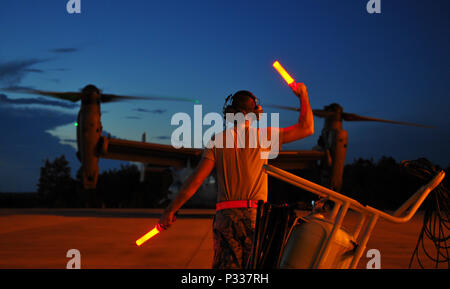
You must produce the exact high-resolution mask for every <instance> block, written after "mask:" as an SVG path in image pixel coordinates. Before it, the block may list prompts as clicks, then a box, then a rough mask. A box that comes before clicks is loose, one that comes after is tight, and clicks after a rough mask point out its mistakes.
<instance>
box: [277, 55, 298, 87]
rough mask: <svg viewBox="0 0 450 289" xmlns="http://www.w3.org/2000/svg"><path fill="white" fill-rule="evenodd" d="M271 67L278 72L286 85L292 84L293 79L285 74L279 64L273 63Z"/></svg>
mask: <svg viewBox="0 0 450 289" xmlns="http://www.w3.org/2000/svg"><path fill="white" fill-rule="evenodd" d="M273 67H274V68H275V69H276V70H277V71H278V73H279V74H280V75H281V76H282V77H283V78H284V80H285V81H286V82H287V84H288V85H291V83H293V82H294V79H293V78H292V77H291V76H290V75H289V73H287V71H286V70H285V69H284V68H283V66H281V64H280V63H279V62H278V60H277V61H275V62H274V63H273Z"/></svg>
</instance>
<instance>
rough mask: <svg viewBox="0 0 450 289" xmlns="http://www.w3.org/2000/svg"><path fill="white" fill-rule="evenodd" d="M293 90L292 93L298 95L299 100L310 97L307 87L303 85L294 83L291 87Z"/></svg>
mask: <svg viewBox="0 0 450 289" xmlns="http://www.w3.org/2000/svg"><path fill="white" fill-rule="evenodd" d="M289 86H290V87H291V89H292V91H293V92H294V93H295V95H297V96H298V97H299V98H302V97H303V98H304V97H307V96H308V91H307V90H306V85H305V84H303V83H298V82H293V83H291V84H290V85H289Z"/></svg>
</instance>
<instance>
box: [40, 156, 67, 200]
mask: <svg viewBox="0 0 450 289" xmlns="http://www.w3.org/2000/svg"><path fill="white" fill-rule="evenodd" d="M74 184H75V183H74V180H73V179H72V177H71V175H70V167H69V162H68V161H67V160H66V157H65V156H64V155H62V156H60V157H57V158H55V159H54V161H52V162H51V161H49V160H48V159H46V160H45V164H44V166H43V167H41V175H40V177H39V183H38V194H39V197H40V199H41V201H42V202H43V203H42V204H43V205H44V206H48V207H68V206H69V207H71V206H74V204H73V199H74V192H75V189H74V187H75V186H74Z"/></svg>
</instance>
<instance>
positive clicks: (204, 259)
mask: <svg viewBox="0 0 450 289" xmlns="http://www.w3.org/2000/svg"><path fill="white" fill-rule="evenodd" d="M161 213H162V210H160V209H0V269H65V268H66V266H67V264H68V262H69V261H70V260H71V259H72V258H73V256H72V255H69V256H67V253H68V251H69V250H70V249H76V250H78V251H79V252H80V266H81V268H82V269H119V268H123V269H209V268H211V263H212V258H213V241H212V222H213V216H214V214H215V212H214V210H203V209H182V210H180V212H179V215H178V218H177V221H176V222H175V223H174V224H173V225H172V227H171V228H169V229H168V230H166V231H163V232H161V233H160V234H159V235H157V236H155V237H154V238H152V239H151V240H149V241H148V242H147V243H145V244H143V245H142V246H141V247H138V246H137V245H136V244H135V241H136V240H137V239H138V238H139V237H141V236H142V235H144V234H145V233H147V232H148V231H149V230H151V229H152V228H153V227H154V226H155V225H156V223H157V221H158V220H159V216H160V214H161ZM347 218H348V220H346V222H348V223H349V224H351V223H352V222H356V217H355V216H352V215H349V216H348V217H346V219H347ZM422 218H423V215H421V214H420V213H418V214H416V216H415V217H414V218H413V220H411V221H410V222H409V223H406V224H392V223H389V222H387V221H384V220H379V221H378V223H377V225H376V226H375V228H374V231H373V233H372V235H371V238H370V240H369V242H368V244H367V250H369V249H377V250H379V252H380V255H381V268H382V269H406V268H408V265H409V261H410V258H411V255H412V253H413V250H414V248H415V246H416V243H417V240H418V236H419V232H420V230H421V228H422ZM369 257H370V256H369ZM369 260H370V258H368V257H367V256H366V254H364V255H363V256H362V258H361V260H360V262H359V266H358V268H361V269H363V268H366V265H367V263H368V262H369ZM423 260H426V259H425V258H423ZM424 264H425V265H426V266H427V267H428V268H433V263H431V262H430V261H428V262H425V263H424ZM413 268H417V266H415V267H414V266H413Z"/></svg>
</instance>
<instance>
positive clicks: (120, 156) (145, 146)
mask: <svg viewBox="0 0 450 289" xmlns="http://www.w3.org/2000/svg"><path fill="white" fill-rule="evenodd" d="M99 151H100V155H99V156H100V157H101V158H106V159H115V160H123V161H134V162H142V163H146V164H148V165H151V166H158V167H175V168H183V167H186V166H187V164H188V161H189V162H190V164H192V165H196V164H197V163H198V161H199V160H200V158H201V155H202V153H203V149H196V148H179V149H176V148H174V147H172V146H171V145H164V144H156V143H147V142H139V141H130V140H124V139H116V138H109V137H102V138H101V140H100V150H99ZM324 156H325V153H324V152H321V151H314V150H310V151H307V150H296V151H280V152H279V154H278V157H277V158H276V159H272V160H269V164H271V165H273V166H276V167H279V168H281V169H284V170H293V169H303V168H307V167H311V166H313V165H314V164H315V163H316V162H317V161H318V160H321V159H323V158H324Z"/></svg>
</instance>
